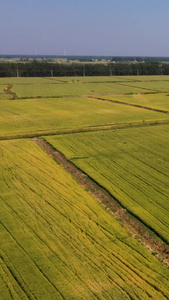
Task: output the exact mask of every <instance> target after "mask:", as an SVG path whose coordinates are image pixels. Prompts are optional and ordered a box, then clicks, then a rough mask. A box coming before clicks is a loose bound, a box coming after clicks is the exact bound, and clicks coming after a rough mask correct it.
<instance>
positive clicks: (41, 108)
mask: <svg viewBox="0 0 169 300" xmlns="http://www.w3.org/2000/svg"><path fill="white" fill-rule="evenodd" d="M167 118H168V119H169V115H165V114H161V113H158V112H151V111H146V110H143V109H140V108H136V107H128V106H123V105H118V104H113V103H109V102H104V101H98V100H94V99H88V98H60V99H36V100H35V99H32V100H14V101H12V100H9V101H7V100H4V101H3V100H2V101H1V110H0V136H5V135H16V134H24V133H34V132H42V133H43V132H48V131H56V130H62V129H74V128H75V129H76V128H83V127H86V126H94V125H104V124H121V123H122V124H124V123H127V122H129V123H130V122H137V121H139V122H142V121H143V120H164V119H167Z"/></svg>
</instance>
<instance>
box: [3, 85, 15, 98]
mask: <svg viewBox="0 0 169 300" xmlns="http://www.w3.org/2000/svg"><path fill="white" fill-rule="evenodd" d="M12 88H13V85H12V84H8V87H7V89H4V94H6V95H8V97H9V98H10V99H12V100H14V99H16V98H17V95H16V94H15V93H14V92H12V91H11V89H12Z"/></svg>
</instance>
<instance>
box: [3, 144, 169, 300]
mask: <svg viewBox="0 0 169 300" xmlns="http://www.w3.org/2000/svg"><path fill="white" fill-rule="evenodd" d="M0 165H1V169H0V170H1V177H0V178H1V198H0V205H1V211H0V220H1V222H0V227H1V230H0V238H1V245H0V252H1V258H0V259H1V269H0V287H1V299H10V298H12V299H143V298H144V299H149V298H150V297H152V298H154V299H167V298H168V297H169V283H168V276H169V270H167V269H165V268H164V267H162V266H161V265H160V262H157V261H156V259H155V258H153V257H151V254H149V253H148V251H147V250H145V249H144V248H143V246H141V245H139V243H138V242H136V241H134V239H133V238H131V237H130V236H129V234H127V233H126V231H125V230H124V229H123V228H122V227H121V226H120V225H119V223H118V222H117V221H116V220H115V219H114V218H113V217H112V216H111V215H110V214H109V213H108V212H106V211H105V210H104V209H103V208H102V207H101V206H100V205H99V204H98V203H97V202H96V201H95V200H94V199H93V198H92V197H91V196H90V195H89V194H88V193H87V192H85V191H84V190H83V188H81V187H80V186H78V184H77V183H76V182H75V181H74V180H73V179H72V178H71V176H70V175H68V174H67V173H66V172H65V171H64V170H63V169H62V168H61V167H60V166H59V165H57V164H56V163H54V162H53V160H52V159H51V158H50V157H49V156H48V155H47V154H45V153H44V152H43V151H42V150H41V149H40V148H39V147H38V146H37V145H36V144H35V143H33V142H31V141H25V140H24V141H23V140H19V141H3V142H1V143H0Z"/></svg>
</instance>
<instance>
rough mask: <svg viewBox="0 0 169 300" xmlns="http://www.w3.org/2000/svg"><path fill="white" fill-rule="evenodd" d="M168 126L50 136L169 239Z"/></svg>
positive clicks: (159, 233) (133, 211) (76, 161)
mask: <svg viewBox="0 0 169 300" xmlns="http://www.w3.org/2000/svg"><path fill="white" fill-rule="evenodd" d="M168 130H169V127H168V126H164V125H163V126H161V127H153V128H134V129H125V130H115V131H107V132H95V133H94V132H93V133H84V134H80V133H78V134H70V135H64V136H58V137H47V138H46V139H47V141H48V142H49V143H51V144H52V145H53V146H54V147H56V149H58V150H59V151H61V152H62V153H64V154H65V155H66V157H67V158H68V159H69V160H71V161H72V162H73V163H74V164H76V165H77V166H78V167H79V168H81V169H82V170H83V171H84V172H85V173H87V174H89V175H90V177H92V178H93V179H94V180H96V181H97V182H98V183H99V184H100V185H101V186H104V187H105V188H106V189H107V190H108V191H109V192H110V193H111V194H112V195H114V196H115V197H116V198H117V199H118V201H119V202H120V203H121V204H122V205H123V206H124V207H126V208H127V209H128V210H129V211H131V212H132V213H133V214H134V215H136V216H137V217H139V218H140V219H141V220H143V221H144V223H145V224H146V225H147V226H148V227H150V228H152V229H153V230H154V231H155V232H156V233H157V234H158V235H160V236H161V237H162V238H163V239H164V240H165V241H167V242H169V219H168V213H169V203H168V197H169V168H168V167H169V162H168V153H169V145H168Z"/></svg>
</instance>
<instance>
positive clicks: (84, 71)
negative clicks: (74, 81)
mask: <svg viewBox="0 0 169 300" xmlns="http://www.w3.org/2000/svg"><path fill="white" fill-rule="evenodd" d="M85 75H86V74H85V67H84V66H83V76H84V77H85Z"/></svg>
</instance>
